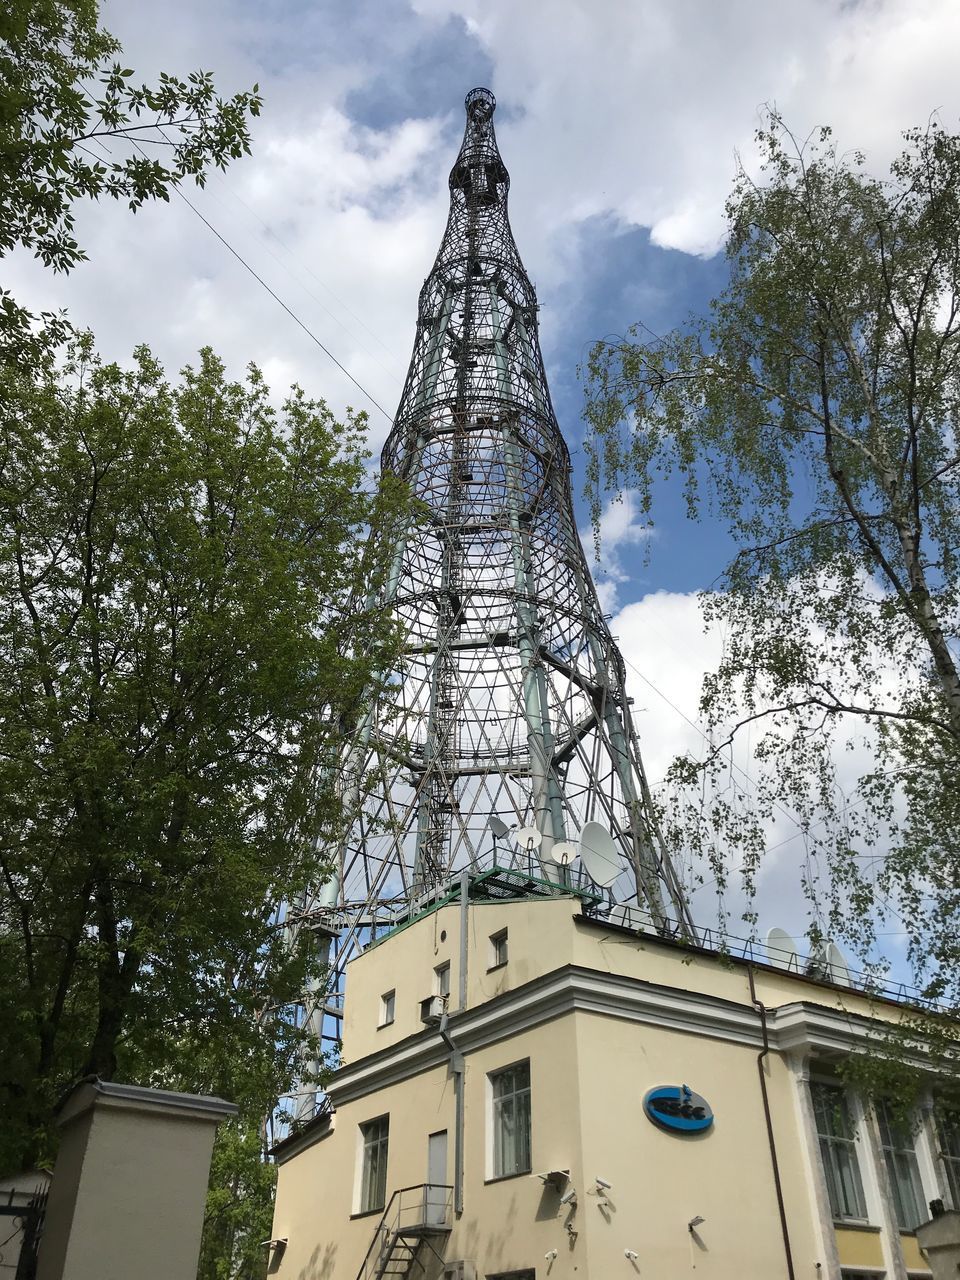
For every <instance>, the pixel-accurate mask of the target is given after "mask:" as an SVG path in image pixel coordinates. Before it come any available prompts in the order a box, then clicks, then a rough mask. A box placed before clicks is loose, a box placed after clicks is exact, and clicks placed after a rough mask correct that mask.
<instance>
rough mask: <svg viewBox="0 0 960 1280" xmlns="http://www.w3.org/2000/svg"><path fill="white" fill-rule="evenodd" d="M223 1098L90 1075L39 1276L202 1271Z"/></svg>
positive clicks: (177, 1277) (65, 1140) (67, 1126)
mask: <svg viewBox="0 0 960 1280" xmlns="http://www.w3.org/2000/svg"><path fill="white" fill-rule="evenodd" d="M235 1111H236V1108H235V1107H233V1106H232V1104H230V1103H225V1102H222V1101H221V1100H220V1099H219V1098H200V1097H195V1096H192V1095H183V1094H172V1093H165V1092H162V1091H159V1090H150V1089H138V1088H136V1087H134V1086H128V1085H115V1084H109V1083H102V1082H100V1081H96V1082H92V1083H85V1084H83V1085H81V1086H79V1088H78V1089H77V1090H76V1091H75V1092H74V1094H73V1095H71V1098H70V1099H69V1100H68V1102H67V1104H66V1106H65V1108H64V1109H63V1111H62V1112H61V1116H60V1123H61V1125H62V1127H63V1137H62V1141H61V1147H60V1151H59V1153H58V1156H57V1163H56V1167H55V1169H54V1174H53V1182H52V1184H51V1188H50V1199H49V1202H48V1205H47V1217H46V1223H45V1225H44V1231H43V1239H42V1241H41V1245H40V1254H39V1269H38V1280H133V1278H134V1277H136V1280H194V1277H195V1276H196V1271H197V1259H198V1256H199V1252H200V1233H201V1230H202V1226H203V1213H204V1206H205V1203H206V1193H207V1179H208V1177H209V1173H210V1156H211V1152H212V1149H213V1139H214V1134H215V1131H216V1125H217V1123H218V1121H219V1120H221V1119H222V1118H223V1117H224V1116H226V1115H230V1114H234V1113H235Z"/></svg>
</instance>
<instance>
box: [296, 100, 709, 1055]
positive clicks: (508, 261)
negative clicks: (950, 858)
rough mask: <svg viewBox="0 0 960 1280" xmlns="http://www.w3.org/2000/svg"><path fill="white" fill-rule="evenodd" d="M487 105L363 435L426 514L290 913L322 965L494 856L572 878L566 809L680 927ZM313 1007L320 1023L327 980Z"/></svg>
mask: <svg viewBox="0 0 960 1280" xmlns="http://www.w3.org/2000/svg"><path fill="white" fill-rule="evenodd" d="M494 108H495V100H494V97H493V94H492V93H490V92H489V90H487V89H474V90H472V92H471V93H469V94H468V95H467V99H466V111H467V123H466V130H465V133H464V138H463V143H462V145H461V147H460V152H459V154H458V156H457V159H456V163H455V164H454V166H453V169H452V171H451V174H450V214H449V218H448V221H447V226H446V230H445V232H444V236H443V242H442V244H441V246H440V252H439V254H438V255H437V260H436V262H435V263H434V265H433V269H432V271H431V272H430V274H429V276H428V277H427V279H426V281H425V283H424V285H423V289H422V290H421V293H420V304H419V311H418V317H417V333H416V340H415V342H414V349H413V357H412V359H411V362H410V369H409V372H408V374H407V379H406V384H405V386H404V389H403V394H402V397H401V400H400V405H399V408H398V410H397V415H396V419H395V421H394V424H393V428H392V430H391V432H390V435H389V437H388V439H387V442H386V444H385V446H384V449H383V455H382V467H383V470H384V471H388V472H392V473H394V474H395V475H397V476H399V477H401V478H402V479H403V480H405V481H406V482H407V483H408V485H409V486H410V488H411V489H412V491H413V493H414V495H415V496H416V498H417V499H419V501H420V503H421V504H422V509H421V510H422V511H425V512H426V517H425V518H424V517H423V516H422V515H420V516H417V517H414V519H413V520H412V522H411V524H410V526H409V528H408V529H407V530H406V532H405V535H404V536H403V537H402V538H401V539H400V541H399V544H398V545H397V547H396V550H395V554H394V557H393V561H392V567H391V569H390V572H389V574H388V577H387V581H386V585H385V587H384V588H383V590H384V592H385V603H386V604H388V605H389V606H390V607H391V608H392V609H393V610H394V611H395V614H396V616H397V617H398V618H399V620H400V622H401V623H402V626H403V628H404V631H405V635H406V643H405V653H404V660H403V664H402V669H401V670H399V671H398V672H397V673H396V677H395V678H394V679H392V680H391V682H390V688H389V690H388V696H387V697H385V698H382V699H380V700H379V701H376V702H374V704H373V706H372V707H371V708H370V710H369V711H368V713H367V714H366V716H365V718H364V719H363V721H362V722H361V723H360V724H359V726H358V727H357V729H356V731H355V733H354V735H353V739H352V741H351V743H350V744H349V747H348V748H347V750H346V752H345V755H344V758H343V762H342V768H341V775H340V779H339V782H340V786H341V793H342V798H343V801H344V804H345V806H346V811H347V813H348V815H349V817H350V819H351V825H350V828H349V834H348V835H347V837H346V838H345V840H344V841H343V843H342V844H341V845H340V846H339V847H338V848H337V849H336V851H335V861H336V866H337V872H336V874H335V876H334V878H333V879H332V880H331V881H329V882H328V884H327V885H325V886H324V888H323V889H322V890H321V891H320V893H319V894H318V895H317V897H316V898H315V899H314V900H313V901H312V902H309V903H307V904H305V908H306V910H305V915H304V916H301V919H304V918H307V919H309V920H310V921H311V923H312V925H313V927H319V928H320V929H321V931H324V930H325V931H326V933H327V935H328V936H329V937H330V939H331V968H332V973H333V975H334V979H335V980H336V978H337V977H338V976H339V974H340V972H341V970H342V965H343V963H344V961H345V959H346V957H347V956H348V955H349V954H350V952H351V951H352V950H355V949H356V947H357V946H358V945H361V944H362V942H363V940H364V938H365V937H369V936H370V930H371V929H376V928H377V926H378V925H389V924H390V923H391V922H395V921H396V920H397V919H398V918H401V917H402V916H403V915H404V914H406V913H409V912H410V910H411V909H416V908H417V907H418V905H419V904H422V903H423V902H425V901H429V898H430V895H431V894H435V893H436V891H437V890H438V889H439V888H441V887H442V886H444V885H445V884H446V883H447V882H448V881H449V880H450V878H451V876H452V875H454V874H455V873H458V872H460V871H463V870H465V869H467V870H469V869H473V868H481V867H483V866H490V865H491V864H492V862H493V860H494V856H496V860H497V862H498V863H499V864H500V865H507V866H509V865H511V863H514V865H516V867H518V868H525V869H527V870H529V868H530V861H529V859H530V858H531V856H532V857H533V858H534V859H537V860H538V863H537V865H536V868H535V874H536V875H537V876H539V877H542V878H543V879H546V880H549V881H552V882H554V883H557V884H561V883H564V882H568V877H571V876H572V882H573V883H574V884H576V883H578V882H580V881H581V880H582V877H583V875H584V872H583V871H582V869H581V868H580V866H579V864H578V862H574V864H573V866H572V867H570V868H569V870H568V869H566V868H564V869H561V867H560V866H558V864H557V862H556V861H554V860H553V859H552V858H551V852H552V850H553V849H554V848H555V846H556V845H557V844H558V843H560V842H565V841H569V840H575V839H576V837H577V835H578V833H579V831H580V828H581V826H582V824H583V823H584V822H585V821H587V820H595V821H598V822H601V823H602V824H604V825H605V826H606V827H607V828H608V829H609V831H610V832H611V833H612V835H613V838H614V841H615V843H616V846H617V850H618V853H619V856H620V858H621V859H622V864H623V874H622V876H621V877H620V878H619V879H618V881H617V882H616V884H615V885H614V886H613V894H615V895H616V897H617V898H619V899H621V900H627V899H629V898H630V897H632V896H633V895H634V894H636V899H637V902H638V903H639V904H640V905H641V906H642V907H644V908H645V910H646V911H647V912H648V913H649V916H650V919H651V923H652V925H653V927H654V928H656V929H657V930H658V931H660V932H664V933H667V932H668V933H671V934H679V935H680V936H684V937H688V938H693V937H695V933H694V928H693V923H692V919H691V916H690V912H689V908H688V906H687V903H686V900H685V896H684V893H683V889H682V887H681V885H680V883H679V880H678V878H677V876H676V874H675V872H674V869H673V867H672V866H671V863H670V860H669V858H668V856H667V854H666V851H665V849H664V847H663V843H662V840H661V839H660V836H659V833H658V829H657V826H656V822H655V819H654V816H653V812H652V806H651V803H650V796H649V792H648V788H647V783H646V779H645V776H644V772H643V765H642V762H641V758H640V751H639V748H638V744H637V739H636V735H635V732H634V729H633V725H632V721H631V717H630V713H629V709H628V700H627V698H626V695H625V692H624V665H623V660H622V658H621V656H620V654H619V652H618V650H617V647H616V645H615V643H614V640H613V637H612V636H611V634H610V631H609V628H608V626H607V623H606V621H605V619H604V616H603V613H602V610H601V607H600V602H599V600H598V597H597V592H596V589H595V587H594V584H593V582H592V580H591V577H590V572H589V570H588V567H587V562H586V558H585V555H584V552H583V548H582V545H581V543H580V539H579V536H578V533H577V528H576V523H575V519H574V512H573V501H572V495H571V487H570V471H571V466H570V457H569V453H568V450H567V447H566V445H565V444H564V441H563V438H562V436H561V434H560V430H559V427H558V426H557V421H556V418H555V416H554V412H553V408H552V406H551V403H550V393H549V391H548V389H547V381H546V376H545V374H544V368H543V359H542V356H541V354H540V345H539V341H538V334H537V311H538V307H537V301H536V295H535V293H534V289H533V286H532V285H531V283H530V280H529V278H528V277H527V273H526V271H525V270H524V268H523V264H522V263H521V261H520V256H519V254H518V253H517V248H516V245H515V244H514V240H513V234H512V232H511V229H510V224H509V221H508V217H507V192H508V189H509V185H510V180H509V177H508V174H507V170H506V168H505V167H504V164H503V161H502V160H501V158H500V153H499V151H498V148H497V142H496V137H495V134H494V128H493V112H494ZM491 816H493V817H496V818H499V819H501V820H502V821H505V822H506V823H507V824H508V825H509V824H512V825H514V826H518V827H527V828H529V827H535V828H536V829H537V830H538V831H539V833H540V835H541V837H542V843H541V844H540V847H539V849H538V850H537V851H536V853H535V854H532V853H530V852H522V851H518V850H517V849H516V848H515V847H514V845H513V843H512V842H511V841H509V840H508V841H504V840H502V839H501V841H500V845H499V848H498V849H497V848H495V847H494V840H493V837H492V835H491V830H490V827H489V825H488V824H489V820H490V818H491ZM321 1008H322V1009H325V1012H326V1016H327V1024H326V1025H327V1027H328V1034H329V1019H330V1018H331V1017H333V1018H334V1019H335V1018H336V1016H337V1005H336V999H335V994H334V995H333V996H328V997H327V998H326V1003H325V1004H323V1003H322V1002H321V1005H320V1006H319V1007H318V1009H317V1013H316V1015H315V1016H317V1017H319V1016H320V1012H321Z"/></svg>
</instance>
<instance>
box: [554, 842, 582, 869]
mask: <svg viewBox="0 0 960 1280" xmlns="http://www.w3.org/2000/svg"><path fill="white" fill-rule="evenodd" d="M548 856H549V857H551V858H552V859H553V861H554V862H559V863H560V865H561V867H569V865H570V863H571V862H572V861H573V860H574V858H575V857H576V856H577V846H576V845H575V844H572V843H571V842H570V841H569V840H559V841H558V842H557V843H556V844H555V845H552V846H551V847H550V852H549V855H548Z"/></svg>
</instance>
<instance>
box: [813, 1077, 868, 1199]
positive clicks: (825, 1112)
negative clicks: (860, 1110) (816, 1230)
mask: <svg viewBox="0 0 960 1280" xmlns="http://www.w3.org/2000/svg"><path fill="white" fill-rule="evenodd" d="M811 1095H812V1098H813V1110H814V1116H815V1118H816V1123H817V1133H818V1134H819V1137H820V1158H821V1161H822V1164H823V1174H824V1180H825V1181H826V1184H827V1195H828V1196H829V1199H830V1212H831V1213H832V1214H833V1216H834V1218H836V1219H838V1220H839V1221H843V1220H845V1219H849V1218H855V1219H858V1220H860V1221H863V1220H865V1219H866V1216H867V1208H866V1202H865V1200H864V1198H863V1183H862V1181H861V1179H860V1164H859V1161H858V1159H857V1144H856V1137H855V1134H854V1129H853V1122H852V1120H851V1118H850V1109H849V1106H848V1104H847V1099H846V1096H845V1094H844V1092H843V1090H842V1089H840V1088H837V1087H836V1086H835V1085H827V1084H814V1085H812V1086H811Z"/></svg>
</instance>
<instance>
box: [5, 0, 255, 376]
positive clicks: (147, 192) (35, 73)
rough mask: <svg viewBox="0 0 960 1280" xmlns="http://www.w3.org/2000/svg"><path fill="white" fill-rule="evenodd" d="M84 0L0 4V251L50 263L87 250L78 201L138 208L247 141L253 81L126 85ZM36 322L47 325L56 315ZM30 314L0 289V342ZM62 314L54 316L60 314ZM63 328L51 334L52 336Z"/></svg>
mask: <svg viewBox="0 0 960 1280" xmlns="http://www.w3.org/2000/svg"><path fill="white" fill-rule="evenodd" d="M121 52H122V51H121V49H120V45H119V43H118V42H117V40H116V39H115V38H114V37H113V36H112V35H110V33H109V32H107V31H104V30H103V29H102V28H101V27H100V25H99V13H98V5H97V4H96V3H95V2H94V0H13V2H12V3H8V4H6V5H4V7H3V11H2V13H0V253H6V252H8V251H9V250H10V249H12V248H13V247H14V246H15V245H22V246H24V247H26V248H29V249H32V250H33V251H34V253H35V254H36V256H37V257H38V258H40V259H41V261H43V262H44V263H45V264H46V265H47V266H48V267H52V268H53V269H54V270H55V271H69V270H70V269H71V268H72V267H74V266H76V264H77V263H78V262H80V261H82V260H83V259H84V258H85V257H86V254H85V253H84V251H83V249H82V247H81V246H80V245H79V244H78V243H77V241H76V239H75V237H74V215H73V208H74V205H75V204H76V202H77V201H78V200H82V199H94V200H97V199H99V198H100V197H101V196H110V197H112V198H113V199H114V200H123V201H124V202H125V203H126V204H128V205H129V207H130V208H131V209H138V208H139V207H140V206H141V205H142V204H143V203H144V202H145V201H147V200H157V199H159V200H168V199H169V192H170V188H171V187H175V186H177V185H178V184H179V183H180V182H182V181H183V180H184V179H186V178H192V179H193V180H194V181H195V182H197V183H198V184H200V185H203V183H204V181H205V179H206V174H207V171H208V169H209V168H210V166H211V165H215V166H216V167H217V168H220V169H223V168H225V167H226V166H227V164H228V163H229V162H230V161H231V160H235V159H237V158H239V157H240V156H242V155H244V154H245V153H247V152H249V149H250V134H249V117H251V116H256V115H259V112H260V106H261V99H260V96H259V93H258V89H257V86H256V85H254V87H253V89H252V90H251V91H249V92H242V93H238V94H235V95H234V96H233V97H232V98H221V97H219V96H218V95H217V92H216V88H215V85H214V82H213V77H212V76H211V75H210V73H209V72H206V71H196V72H191V73H190V74H189V75H188V76H187V77H186V78H185V79H180V78H178V77H176V76H170V75H166V74H161V76H160V77H159V80H158V82H157V84H155V85H152V86H150V85H146V84H139V85H138V84H136V83H134V79H133V72H132V71H131V70H130V69H129V68H126V67H124V66H123V64H122V63H121V62H120V61H118V60H117V59H118V58H119V56H120V54H121ZM44 319H45V320H46V321H48V322H54V321H55V320H56V317H53V316H47V317H44ZM31 321H32V317H31V316H30V315H29V313H27V312H24V311H23V310H22V309H21V308H19V307H18V306H17V304H16V303H15V302H14V300H13V299H12V298H11V296H10V295H9V293H7V292H5V291H3V292H0V351H5V352H8V353H9V352H10V351H15V352H20V351H22V350H23V349H24V345H25V344H27V346H28V347H29V344H30V341H31V333H32V325H31ZM61 323H62V322H61ZM58 336H62V335H58V334H55V335H54V337H55V338H56V337H58Z"/></svg>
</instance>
